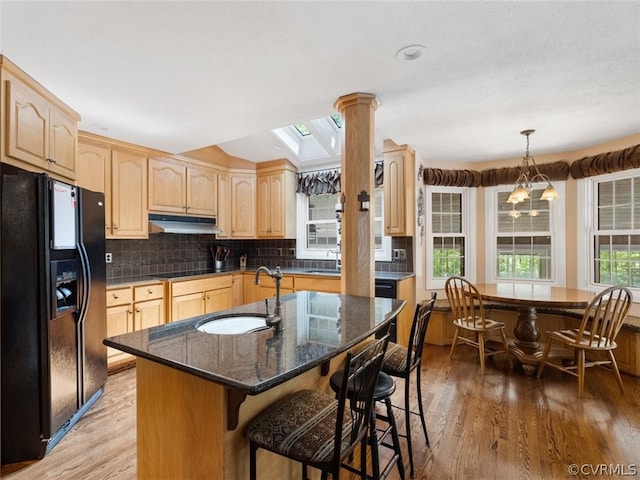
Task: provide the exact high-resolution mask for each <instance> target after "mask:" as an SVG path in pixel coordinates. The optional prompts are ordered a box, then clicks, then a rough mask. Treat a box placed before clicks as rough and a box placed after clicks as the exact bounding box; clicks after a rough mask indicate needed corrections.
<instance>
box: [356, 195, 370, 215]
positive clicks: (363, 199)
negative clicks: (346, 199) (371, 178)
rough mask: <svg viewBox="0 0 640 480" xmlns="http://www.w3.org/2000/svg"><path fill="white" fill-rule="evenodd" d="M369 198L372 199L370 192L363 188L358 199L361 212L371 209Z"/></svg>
mask: <svg viewBox="0 0 640 480" xmlns="http://www.w3.org/2000/svg"><path fill="white" fill-rule="evenodd" d="M369 200H370V198H369V194H368V193H367V192H366V191H365V190H362V191H361V192H360V194H359V195H358V201H359V202H360V211H361V212H368V211H369Z"/></svg>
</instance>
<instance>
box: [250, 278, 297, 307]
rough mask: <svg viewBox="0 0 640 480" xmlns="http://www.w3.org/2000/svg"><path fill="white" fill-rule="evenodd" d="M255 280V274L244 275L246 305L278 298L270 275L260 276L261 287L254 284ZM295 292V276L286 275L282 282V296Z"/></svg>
mask: <svg viewBox="0 0 640 480" xmlns="http://www.w3.org/2000/svg"><path fill="white" fill-rule="evenodd" d="M255 278H256V274H255V272H251V273H247V274H245V275H244V289H243V293H244V303H253V302H260V301H264V299H265V298H273V297H275V296H276V285H275V282H274V281H273V279H272V278H271V277H269V275H265V274H264V273H261V274H260V285H256V284H255V283H254V281H255ZM294 291H295V290H294V276H293V275H284V276H283V277H282V280H281V281H280V295H287V294H289V293H293V292H294Z"/></svg>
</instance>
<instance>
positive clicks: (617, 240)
mask: <svg viewBox="0 0 640 480" xmlns="http://www.w3.org/2000/svg"><path fill="white" fill-rule="evenodd" d="M584 182H585V183H586V189H587V191H586V204H587V209H588V211H589V213H588V215H587V217H586V220H587V222H588V224H587V228H586V231H587V232H588V235H587V238H588V240H587V241H588V255H589V257H588V258H589V259H590V260H589V272H588V277H587V278H589V282H588V284H587V285H584V286H601V287H607V286H610V285H625V286H627V287H631V288H640V173H638V171H637V170H633V171H627V172H620V173H616V174H611V175H600V176H598V177H593V178H589V179H586V180H584Z"/></svg>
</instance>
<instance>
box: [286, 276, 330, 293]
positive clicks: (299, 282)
mask: <svg viewBox="0 0 640 480" xmlns="http://www.w3.org/2000/svg"><path fill="white" fill-rule="evenodd" d="M301 290H312V291H316V292H328V293H340V277H303V276H296V291H301Z"/></svg>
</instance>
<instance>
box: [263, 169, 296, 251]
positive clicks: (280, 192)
mask: <svg viewBox="0 0 640 480" xmlns="http://www.w3.org/2000/svg"><path fill="white" fill-rule="evenodd" d="M269 202H270V204H271V205H270V226H269V236H271V237H279V238H284V237H285V236H286V231H285V209H286V208H293V209H295V208H296V204H295V202H294V203H293V204H292V205H286V199H285V185H284V172H280V173H274V174H272V175H270V176H269Z"/></svg>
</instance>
